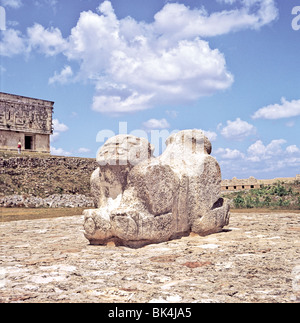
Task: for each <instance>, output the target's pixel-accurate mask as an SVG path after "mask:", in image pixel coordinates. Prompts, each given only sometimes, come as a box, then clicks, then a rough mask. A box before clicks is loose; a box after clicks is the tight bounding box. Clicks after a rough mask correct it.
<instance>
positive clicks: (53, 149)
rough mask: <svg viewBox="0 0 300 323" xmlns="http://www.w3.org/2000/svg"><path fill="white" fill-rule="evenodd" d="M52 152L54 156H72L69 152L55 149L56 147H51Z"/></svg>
mask: <svg viewBox="0 0 300 323" xmlns="http://www.w3.org/2000/svg"><path fill="white" fill-rule="evenodd" d="M50 152H51V154H52V155H55V156H71V153H70V152H68V151H65V150H64V149H62V148H55V147H52V146H51V147H50Z"/></svg>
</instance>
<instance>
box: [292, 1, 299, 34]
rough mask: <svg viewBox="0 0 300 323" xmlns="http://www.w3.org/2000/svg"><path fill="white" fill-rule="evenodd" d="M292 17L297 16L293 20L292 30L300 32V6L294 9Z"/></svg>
mask: <svg viewBox="0 0 300 323" xmlns="http://www.w3.org/2000/svg"><path fill="white" fill-rule="evenodd" d="M292 15H296V17H295V18H294V19H293V20H292V28H293V29H294V30H296V31H297V30H300V6H296V7H294V8H293V9H292Z"/></svg>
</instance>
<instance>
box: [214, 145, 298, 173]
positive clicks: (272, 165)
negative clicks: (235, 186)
mask: <svg viewBox="0 0 300 323" xmlns="http://www.w3.org/2000/svg"><path fill="white" fill-rule="evenodd" d="M286 144H287V141H286V140H285V139H275V140H272V141H271V142H269V143H268V144H264V143H263V141H262V140H257V141H256V142H255V143H253V144H252V145H250V146H249V147H248V149H247V151H246V152H245V153H244V152H241V151H239V150H237V149H230V148H218V149H216V150H215V151H214V153H215V154H216V156H217V159H218V161H219V162H220V164H221V166H222V173H223V174H224V175H225V177H226V176H227V175H226V174H232V172H233V171H235V172H237V174H239V176H246V177H249V176H250V175H252V176H253V175H256V176H259V177H261V178H266V174H267V173H273V174H276V176H279V175H278V173H276V172H282V174H283V175H282V176H284V174H285V171H286V169H287V168H289V169H290V170H294V172H295V174H296V173H297V172H298V170H299V167H300V149H299V147H297V146H296V145H289V146H287V147H285V146H284V145H286ZM272 176H273V175H272ZM274 177H275V176H274Z"/></svg>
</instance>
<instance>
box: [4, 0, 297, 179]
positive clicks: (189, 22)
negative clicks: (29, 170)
mask: <svg viewBox="0 0 300 323" xmlns="http://www.w3.org/2000/svg"><path fill="white" fill-rule="evenodd" d="M0 5H1V6H2V7H3V8H5V12H6V30H2V31H0V77H1V78H0V91H2V92H7V93H13V94H19V95H24V96H30V97H36V98H41V99H46V100H52V101H55V110H54V115H53V118H54V135H53V136H52V139H51V150H52V153H53V154H57V155H66V156H82V157H95V156H96V153H97V151H98V149H99V147H100V146H101V145H102V144H103V142H101V140H100V139H101V138H100V137H101V135H99V132H100V134H103V133H104V134H105V133H107V134H108V135H109V134H118V133H119V130H120V127H121V131H125V130H127V132H128V133H132V134H141V135H144V136H146V137H147V138H148V140H149V141H152V142H153V141H154V139H153V137H154V135H155V134H158V133H159V134H160V135H161V137H162V138H163V137H164V136H166V135H167V134H169V133H171V132H172V131H176V130H183V129H193V128H198V129H202V130H204V131H205V132H206V134H207V136H208V137H209V138H210V139H211V141H212V145H213V153H212V155H213V156H214V157H216V158H217V160H218V161H219V163H220V165H221V169H222V176H223V178H224V179H225V178H232V177H233V176H236V177H238V178H245V177H249V176H255V177H256V178H273V177H283V176H284V177H285V176H295V175H296V174H299V173H300V142H299V137H300V136H299V123H300V55H299V53H300V16H299V18H298V15H300V8H299V11H298V10H297V8H296V7H297V6H300V1H299V0H277V1H276V0H209V1H208V0H185V1H180V0H178V1H167V0H151V1H146V0H145V1H144V0H111V1H101V0H60V1H57V0H0ZM294 8H296V9H294ZM293 9H294V14H292V11H293ZM298 12H299V13H298ZM298 25H299V30H297V29H298ZM120 122H122V123H121V124H120ZM125 128H126V129H125ZM104 130H107V132H103V131H104ZM151 130H152V132H151ZM153 130H154V132H153ZM97 134H98V136H97ZM99 138H100V139H99ZM161 149H163V145H162V144H161V145H160V146H159V147H156V151H157V152H156V154H159V153H161V151H160V150H161Z"/></svg>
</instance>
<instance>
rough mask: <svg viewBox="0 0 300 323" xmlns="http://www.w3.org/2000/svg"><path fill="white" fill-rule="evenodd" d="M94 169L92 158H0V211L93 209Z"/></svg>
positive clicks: (95, 165) (94, 164) (94, 163)
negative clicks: (91, 187) (7, 208)
mask: <svg viewBox="0 0 300 323" xmlns="http://www.w3.org/2000/svg"><path fill="white" fill-rule="evenodd" d="M96 167H97V164H96V161H95V160H94V159H92V158H90V159H89V158H78V157H54V156H49V157H44V158H39V157H30V156H26V157H25V156H24V157H11V158H3V157H0V207H1V206H9V207H16V206H18V207H21V206H25V207H45V206H46V207H64V206H66V207H72V205H74V206H76V207H77V206H79V207H81V206H82V207H85V206H91V207H93V203H92V202H91V201H92V199H91V189H90V174H91V173H92V172H93V171H94V170H95V169H96ZM84 197H86V199H85V198H84ZM76 201H78V203H79V205H78V203H76Z"/></svg>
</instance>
